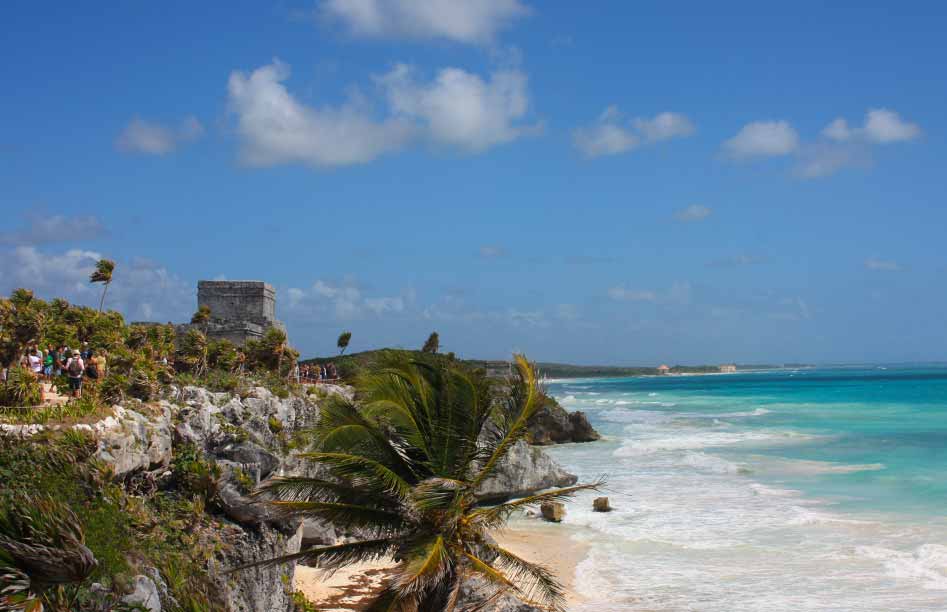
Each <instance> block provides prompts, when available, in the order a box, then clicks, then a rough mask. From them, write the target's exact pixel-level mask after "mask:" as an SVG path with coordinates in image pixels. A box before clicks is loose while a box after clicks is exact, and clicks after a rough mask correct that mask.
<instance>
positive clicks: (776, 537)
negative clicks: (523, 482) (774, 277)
mask: <svg viewBox="0 0 947 612" xmlns="http://www.w3.org/2000/svg"><path fill="white" fill-rule="evenodd" d="M548 391H549V392H550V393H551V394H552V395H554V396H556V397H557V398H558V399H559V400H560V401H561V402H562V404H563V405H564V406H565V407H566V408H568V409H569V410H584V411H586V412H587V413H588V415H589V418H590V420H591V421H592V423H593V424H594V425H595V427H596V428H597V429H598V430H599V431H600V432H602V433H603V434H604V435H605V439H604V440H603V441H601V442H596V443H591V444H579V445H566V446H562V447H556V448H553V449H552V450H551V452H552V454H553V455H554V456H555V457H556V458H557V459H558V460H559V461H560V462H561V463H563V464H564V465H566V466H567V467H568V468H570V469H571V470H572V471H574V472H575V473H577V474H578V475H579V476H580V477H581V478H583V479H592V478H594V477H596V476H597V475H599V474H608V476H609V484H608V488H609V491H608V492H607V494H608V495H609V496H610V497H611V499H612V502H613V505H615V506H616V510H615V512H612V513H610V514H595V513H592V512H591V509H590V507H591V499H590V498H591V497H592V496H591V495H587V496H583V497H581V498H580V499H578V500H577V501H576V502H575V503H573V504H571V505H570V507H569V514H568V516H567V519H566V522H565V525H564V526H563V527H562V528H563V529H566V530H569V532H570V533H572V534H573V537H575V538H579V539H583V540H587V541H589V542H590V543H591V544H592V553H591V554H590V556H589V558H588V559H586V561H584V562H583V563H582V564H581V565H580V567H579V570H578V574H579V576H578V578H579V580H578V583H579V587H580V590H581V591H582V592H583V594H584V595H585V597H586V599H587V601H588V604H587V606H586V608H585V609H588V610H649V611H672V610H674V611H676V610H701V611H704V610H706V611H720V612H731V611H732V612H737V611H760V612H762V611H773V612H778V611H783V610H786V611H790V610H792V611H794V612H798V611H800V610H839V611H842V610H844V611H858V610H866V611H867V610H871V611H879V612H881V611H894V610H904V611H907V610H919V611H947V520H945V519H947V368H944V367H933V366H932V367H910V368H908V367H896V366H888V367H875V366H872V367H862V368H836V369H812V370H799V371H793V372H789V371H781V372H763V373H747V374H736V375H721V376H701V377H668V378H627V379H596V380H592V379H586V380H572V381H557V382H552V383H550V384H549V385H548Z"/></svg>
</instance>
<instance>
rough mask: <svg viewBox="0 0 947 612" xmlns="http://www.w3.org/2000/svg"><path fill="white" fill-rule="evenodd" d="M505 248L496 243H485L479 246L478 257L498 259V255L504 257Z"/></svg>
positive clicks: (505, 253)
mask: <svg viewBox="0 0 947 612" xmlns="http://www.w3.org/2000/svg"><path fill="white" fill-rule="evenodd" d="M506 255H507V250H506V249H505V248H504V247H502V246H500V245H497V244H485V245H484V246H482V247H480V257H483V258H484V259H498V258H500V257H506Z"/></svg>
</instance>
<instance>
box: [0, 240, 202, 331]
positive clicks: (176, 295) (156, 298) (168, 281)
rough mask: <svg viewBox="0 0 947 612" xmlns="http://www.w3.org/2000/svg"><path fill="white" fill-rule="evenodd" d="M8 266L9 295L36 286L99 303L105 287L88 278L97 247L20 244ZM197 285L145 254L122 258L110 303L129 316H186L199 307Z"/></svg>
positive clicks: (5, 287) (2, 275)
mask: <svg viewBox="0 0 947 612" xmlns="http://www.w3.org/2000/svg"><path fill="white" fill-rule="evenodd" d="M3 256H4V260H5V261H6V262H8V263H9V264H10V265H9V266H4V268H3V269H2V271H0V290H2V293H3V294H8V293H9V292H10V291H12V290H13V289H16V288H17V287H26V288H29V289H33V290H34V291H36V293H37V295H38V296H41V297H44V298H47V299H51V298H56V297H62V298H65V299H67V300H69V301H70V302H74V303H77V304H84V305H87V306H97V305H98V298H99V295H100V292H101V287H100V286H98V285H91V284H90V283H89V275H90V274H91V273H92V271H93V270H94V269H95V263H96V262H97V261H98V260H99V259H101V258H102V254H101V253H99V252H97V251H90V250H82V249H70V250H67V251H65V252H50V251H41V250H39V249H38V248H36V247H34V246H18V247H16V248H14V249H13V250H12V251H11V252H9V253H6V254H3ZM195 302H196V295H195V289H194V286H193V285H191V284H188V283H186V282H185V281H184V280H182V279H181V278H180V277H178V276H177V275H175V274H173V273H171V272H170V271H169V270H168V269H167V268H165V267H164V266H161V265H159V264H157V263H155V262H152V261H150V260H146V259H140V258H139V259H133V260H131V261H119V262H117V265H116V267H115V275H114V282H113V283H112V285H111V286H110V288H109V293H108V298H107V300H106V307H107V308H110V309H113V310H117V311H119V312H121V313H123V314H124V315H125V317H126V318H127V319H129V320H154V321H183V320H184V319H185V318H186V317H187V316H188V315H189V314H190V312H193V310H194V304H195Z"/></svg>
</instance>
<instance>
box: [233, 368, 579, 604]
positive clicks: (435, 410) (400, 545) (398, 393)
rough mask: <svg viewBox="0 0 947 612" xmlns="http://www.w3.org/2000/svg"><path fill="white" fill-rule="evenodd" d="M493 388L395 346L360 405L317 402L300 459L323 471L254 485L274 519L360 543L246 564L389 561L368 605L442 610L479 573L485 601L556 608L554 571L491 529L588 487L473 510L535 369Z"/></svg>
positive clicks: (533, 400)
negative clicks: (337, 531)
mask: <svg viewBox="0 0 947 612" xmlns="http://www.w3.org/2000/svg"><path fill="white" fill-rule="evenodd" d="M502 388H503V389H504V391H503V392H502V397H500V398H497V397H496V396H495V395H494V394H493V393H491V389H490V385H489V384H487V381H486V380H485V379H484V378H483V377H481V376H478V375H477V374H474V373H471V372H469V371H467V370H465V369H462V368H461V366H460V365H458V364H457V363H456V362H451V361H449V360H444V359H438V358H425V359H423V360H421V361H418V360H414V359H413V358H412V357H410V356H408V355H407V354H404V353H396V354H395V355H394V356H393V357H391V358H390V361H389V362H388V363H387V364H386V365H385V367H383V368H381V369H380V370H377V371H375V372H373V373H371V374H368V375H366V376H365V377H364V378H362V379H361V380H360V384H359V389H360V392H361V393H362V394H363V395H364V401H363V403H362V405H361V406H356V405H355V404H354V403H353V402H351V401H346V400H338V401H336V402H334V403H331V404H330V405H328V406H326V407H325V408H324V409H323V411H322V413H321V416H320V423H319V425H318V428H317V431H316V432H315V433H316V439H317V441H318V442H317V447H316V448H317V450H315V451H314V452H310V453H307V454H305V455H304V457H307V458H308V459H309V460H311V461H314V462H318V463H319V464H321V465H322V466H324V467H325V468H326V469H327V472H328V475H327V477H326V478H308V477H292V478H278V479H274V480H271V481H268V482H266V483H264V485H263V486H262V487H261V488H260V490H259V491H258V492H257V494H258V495H260V496H262V497H264V498H266V499H269V500H270V503H271V504H272V507H273V508H275V509H276V510H277V511H278V512H281V513H282V514H284V515H287V516H297V517H314V518H319V519H323V520H326V521H328V522H330V523H332V524H334V525H336V526H337V527H341V528H342V529H345V530H347V531H349V532H354V533H358V534H360V535H361V536H362V537H363V539H361V540H359V541H353V542H348V543H344V544H338V545H335V546H322V547H313V548H309V549H307V550H303V551H301V552H299V553H297V554H294V555H287V556H284V557H278V558H275V559H272V560H269V561H265V562H263V563H256V564H251V565H250V566H247V567H251V566H253V565H261V564H276V563H282V562H287V561H302V562H305V563H307V564H309V565H312V566H315V567H318V568H322V569H325V570H327V571H332V570H336V569H338V568H340V567H342V566H345V565H349V564H352V563H357V562H362V561H367V560H373V559H386V558H388V559H392V560H394V561H396V562H397V566H396V569H395V571H394V575H393V576H392V577H391V578H390V579H389V580H388V581H387V584H386V585H385V588H384V591H383V592H382V594H381V595H379V596H378V597H377V599H376V600H375V601H373V602H372V603H371V605H370V606H369V607H368V608H367V609H368V610H397V611H403V612H408V611H411V612H416V611H428V610H447V611H451V610H454V609H455V608H456V606H457V605H458V598H459V595H460V592H461V587H462V585H463V584H464V582H465V580H467V579H469V578H472V577H478V576H479V577H481V578H482V579H484V580H486V583H487V584H488V585H490V586H491V587H492V591H493V595H492V596H495V595H498V594H501V593H504V592H508V593H511V594H513V595H515V596H517V597H519V598H520V599H522V600H524V601H531V602H534V603H537V604H539V605H542V606H544V607H546V608H549V609H553V610H561V609H562V605H563V589H562V587H561V586H560V584H559V582H558V581H557V580H556V578H555V576H554V575H553V574H552V573H551V572H550V571H549V570H548V569H547V568H545V567H544V566H542V565H539V564H537V563H533V562H531V561H528V560H526V559H523V558H521V557H519V556H517V555H515V554H513V553H512V552H510V551H508V550H506V549H504V548H502V547H500V546H498V545H497V544H496V542H495V541H494V540H493V539H492V538H491V537H489V533H490V531H491V530H495V529H497V528H499V527H502V526H503V525H504V523H505V521H506V520H507V518H508V517H509V516H510V515H511V514H512V513H513V512H514V511H516V510H517V509H520V508H523V507H526V506H531V505H536V504H539V503H541V502H543V501H547V500H561V499H564V498H567V497H570V496H571V495H572V494H574V493H575V492H577V491H581V490H583V489H590V488H595V487H596V486H597V483H596V484H586V485H579V486H574V487H569V488H564V489H558V490H553V491H548V492H545V493H541V494H538V495H533V496H531V497H527V498H524V499H520V500H517V501H513V502H510V503H506V504H501V505H499V506H495V507H481V506H478V497H477V490H478V488H479V487H480V486H481V485H482V484H483V483H484V481H485V480H486V479H487V478H489V477H490V475H491V474H492V473H493V472H494V470H495V469H496V468H497V466H498V465H499V463H500V462H501V461H502V459H503V458H504V457H505V456H506V454H507V452H508V451H509V450H510V448H511V447H512V446H513V445H514V444H515V443H516V442H518V441H519V440H522V439H523V438H524V436H525V434H526V424H527V421H528V420H529V418H530V417H531V416H532V415H533V413H534V412H535V411H536V410H537V408H538V406H539V403H538V402H537V399H538V390H537V388H536V375H535V371H534V370H533V368H532V367H531V366H530V364H529V363H528V362H527V361H526V359H525V358H523V357H521V356H517V357H516V361H515V368H514V370H513V375H512V376H511V380H510V381H509V384H508V385H504V386H503V387H502ZM238 569H242V568H238ZM234 571H236V570H234Z"/></svg>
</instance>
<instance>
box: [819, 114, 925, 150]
mask: <svg viewBox="0 0 947 612" xmlns="http://www.w3.org/2000/svg"><path fill="white" fill-rule="evenodd" d="M822 135H823V136H824V137H826V138H828V139H830V140H835V141H838V142H848V141H854V140H859V141H864V142H870V143H875V144H889V143H892V142H905V141H908V140H914V139H916V138H918V137H920V136H921V128H920V126H918V125H917V124H916V123H909V122H907V121H904V120H903V119H901V115H899V114H898V113H896V112H894V111H891V110H888V109H885V108H873V109H869V110H868V112H867V113H865V123H864V125H863V126H862V127H860V128H852V127H849V125H848V122H847V121H846V120H845V119H843V118H841V117H840V118H838V119H835V120H833V121H832V122H831V123H829V124H828V125H827V126H826V127H825V129H823V130H822Z"/></svg>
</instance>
